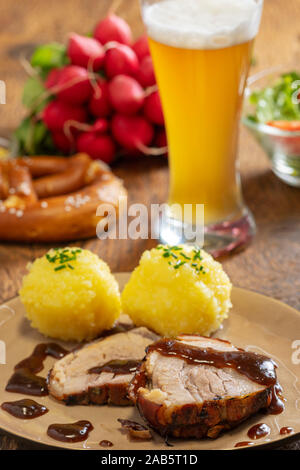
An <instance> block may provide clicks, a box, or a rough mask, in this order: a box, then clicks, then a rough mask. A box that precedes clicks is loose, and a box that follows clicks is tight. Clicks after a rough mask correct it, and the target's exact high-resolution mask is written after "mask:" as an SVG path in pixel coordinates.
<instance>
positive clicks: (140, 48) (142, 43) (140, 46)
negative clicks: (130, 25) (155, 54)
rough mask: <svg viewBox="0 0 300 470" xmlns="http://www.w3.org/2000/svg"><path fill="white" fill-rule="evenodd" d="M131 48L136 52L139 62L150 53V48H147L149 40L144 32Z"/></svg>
mask: <svg viewBox="0 0 300 470" xmlns="http://www.w3.org/2000/svg"><path fill="white" fill-rule="evenodd" d="M132 49H133V50H134V52H135V53H136V55H137V57H138V59H139V61H140V62H141V61H142V60H143V59H144V57H147V56H149V55H150V49H149V42H148V38H147V35H146V34H144V35H143V36H142V37H140V38H139V39H138V40H137V41H136V42H135V43H134V44H133V46H132Z"/></svg>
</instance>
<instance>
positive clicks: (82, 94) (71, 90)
mask: <svg viewBox="0 0 300 470" xmlns="http://www.w3.org/2000/svg"><path fill="white" fill-rule="evenodd" d="M53 92H54V93H56V94H57V96H58V97H59V98H60V99H61V100H62V101H65V102H67V103H70V104H73V105H77V104H83V103H85V102H86V101H88V99H89V98H90V96H91V94H92V85H91V82H90V78H89V73H88V71H87V70H86V69H84V68H83V67H79V66H78V65H67V66H66V67H64V68H63V69H61V71H60V73H59V76H58V80H57V83H56V85H55V86H54V88H53Z"/></svg>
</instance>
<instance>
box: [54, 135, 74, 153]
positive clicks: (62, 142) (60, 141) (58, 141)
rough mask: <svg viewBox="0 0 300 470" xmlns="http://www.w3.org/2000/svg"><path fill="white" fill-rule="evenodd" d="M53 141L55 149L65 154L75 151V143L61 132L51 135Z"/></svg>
mask: <svg viewBox="0 0 300 470" xmlns="http://www.w3.org/2000/svg"><path fill="white" fill-rule="evenodd" d="M51 136H52V140H53V142H54V145H55V147H57V148H58V149H59V150H61V151H62V152H63V153H65V154H68V153H71V151H72V150H74V142H72V141H71V139H69V138H68V137H67V136H66V135H65V134H64V132H61V131H54V132H52V133H51Z"/></svg>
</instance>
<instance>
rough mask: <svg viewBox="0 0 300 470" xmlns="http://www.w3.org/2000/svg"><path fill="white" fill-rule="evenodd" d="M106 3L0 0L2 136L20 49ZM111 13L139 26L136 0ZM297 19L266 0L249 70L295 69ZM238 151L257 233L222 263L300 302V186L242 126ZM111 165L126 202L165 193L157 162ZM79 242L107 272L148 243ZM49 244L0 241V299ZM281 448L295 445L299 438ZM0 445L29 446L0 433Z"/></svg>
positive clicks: (72, 26) (251, 285)
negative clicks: (278, 172)
mask: <svg viewBox="0 0 300 470" xmlns="http://www.w3.org/2000/svg"><path fill="white" fill-rule="evenodd" d="M113 3H114V2H112V1H111V0H85V1H82V0H63V1H61V0H47V2H45V1H44V0H22V2H17V3H16V2H15V1H14V0H0V18H1V29H0V79H1V80H5V82H6V85H7V104H6V105H1V107H0V135H9V133H10V132H11V130H12V129H13V128H14V127H16V125H17V124H18V122H19V121H20V119H21V117H22V116H23V113H24V110H23V109H22V106H21V104H20V103H21V95H22V87H23V85H24V81H25V78H26V74H25V72H24V70H23V68H22V66H21V64H20V56H22V55H23V56H26V55H28V54H29V53H30V52H31V51H32V50H33V48H34V47H35V46H36V45H37V44H40V43H44V42H48V41H53V40H57V41H66V40H67V35H68V32H70V31H76V32H78V33H86V32H88V31H91V30H92V29H93V26H94V24H95V22H96V21H97V20H98V19H99V18H101V17H102V16H103V15H104V14H105V13H106V12H107V10H108V9H109V8H110V7H111V5H112V4H113ZM117 13H119V14H120V15H122V16H123V17H124V18H125V19H126V20H127V21H128V22H129V23H130V25H131V26H132V28H133V30H134V33H135V36H136V37H138V36H139V35H140V34H141V33H142V31H143V25H142V22H141V19H140V15H139V7H138V1H137V0H123V2H121V4H120V6H119V8H118V10H117ZM299 20H300V0H288V1H287V0H265V8H264V14H263V21H262V26H261V31H260V33H259V36H258V38H257V41H256V47H255V59H256V65H255V67H253V68H252V73H255V72H256V71H258V70H262V69H264V68H266V67H269V66H272V65H278V64H285V63H286V64H289V63H294V64H295V65H296V66H297V64H299V68H300V21H299ZM287 67H289V66H287ZM290 68H291V67H290ZM240 157H241V170H242V181H243V188H244V194H245V199H246V202H247V204H248V205H249V207H250V208H251V210H252V211H253V213H254V216H255V218H256V222H257V227H258V233H257V236H256V237H255V239H254V241H253V243H252V245H251V246H250V247H249V248H247V250H245V251H243V252H242V253H239V254H236V255H234V256H230V257H228V258H227V259H224V260H223V262H224V267H225V269H226V271H227V272H228V274H229V275H230V277H231V279H232V282H233V283H234V284H235V285H236V286H240V287H244V288H248V289H252V290H256V291H258V292H261V293H263V294H266V295H269V296H272V297H275V298H276V299H279V300H282V301H284V302H286V303H288V304H289V305H291V306H292V307H295V308H298V309H300V262H299V260H300V236H299V233H300V190H299V189H294V188H290V187H288V186H286V185H284V184H283V183H282V182H280V181H279V180H278V179H277V178H276V177H275V176H274V175H273V174H272V172H271V171H270V165H269V162H268V160H267V157H266V156H265V155H264V153H263V152H262V151H261V149H260V148H259V147H258V146H257V144H256V143H255V142H254V141H253V139H252V138H251V136H250V135H248V133H247V131H246V130H245V129H241V138H240ZM114 171H115V173H116V174H117V175H119V176H120V177H121V178H123V179H124V182H125V185H126V187H127V189H128V192H129V196H130V202H143V203H146V204H150V203H151V202H152V203H153V202H157V203H159V202H163V201H165V200H166V197H167V188H168V169H167V166H166V163H165V162H164V161H162V160H160V159H146V158H145V159H141V160H139V161H136V160H135V161H131V162H122V163H118V164H116V165H115V166H114ZM81 245H84V246H85V247H86V248H89V249H91V250H93V251H95V252H96V253H98V254H99V255H100V256H101V257H102V258H103V259H104V260H106V261H107V262H108V263H109V265H110V267H111V269H112V271H130V270H131V269H132V268H134V267H135V266H136V264H137V263H138V260H139V257H140V255H141V253H142V252H143V251H144V250H145V249H146V248H149V247H151V246H152V245H154V242H153V241H151V240H149V241H145V240H141V241H139V240H138V241H128V240H122V241H111V240H107V241H99V240H90V241H87V242H86V243H84V244H81ZM48 248H49V247H47V246H38V245H32V246H24V245H17V244H0V303H1V302H3V301H5V300H7V299H9V298H11V297H13V296H15V295H16V294H17V292H18V289H19V287H20V282H21V279H22V276H23V274H24V273H25V267H26V264H27V263H28V262H29V261H31V260H33V259H34V258H35V257H36V256H39V255H41V254H43V253H44V252H45V251H46V250H47V249H48ZM297 446H298V447H297ZM287 447H288V448H299V449H300V444H299V443H298V444H291V445H290V446H287ZM1 448H2V449H33V448H36V446H35V445H33V444H30V443H27V442H24V441H21V440H18V439H16V438H13V437H11V436H8V435H6V434H5V433H3V432H0V449H1Z"/></svg>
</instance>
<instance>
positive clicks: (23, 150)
mask: <svg viewBox="0 0 300 470" xmlns="http://www.w3.org/2000/svg"><path fill="white" fill-rule="evenodd" d="M12 146H13V151H14V154H16V155H38V154H43V153H46V154H55V153H56V150H55V147H54V144H53V141H52V137H51V134H50V132H49V130H48V129H47V127H46V126H45V124H44V123H43V122H42V121H40V120H37V119H36V118H35V117H33V116H28V117H26V118H25V119H23V121H22V122H21V124H20V125H19V127H18V128H17V129H16V130H15V132H14V135H13V145H12Z"/></svg>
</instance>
